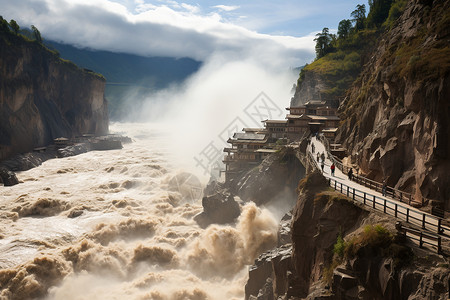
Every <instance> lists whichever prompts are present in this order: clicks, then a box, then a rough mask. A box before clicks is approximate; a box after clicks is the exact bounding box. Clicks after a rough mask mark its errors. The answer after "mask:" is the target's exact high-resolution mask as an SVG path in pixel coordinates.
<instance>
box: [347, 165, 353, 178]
mask: <svg viewBox="0 0 450 300" xmlns="http://www.w3.org/2000/svg"><path fill="white" fill-rule="evenodd" d="M347 175H348V180H352V177H353V170H352V168H350V170H348V173H347Z"/></svg>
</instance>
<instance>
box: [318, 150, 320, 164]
mask: <svg viewBox="0 0 450 300" xmlns="http://www.w3.org/2000/svg"><path fill="white" fill-rule="evenodd" d="M319 159H320V157H319V152H317V162H319Z"/></svg>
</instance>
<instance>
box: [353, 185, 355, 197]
mask: <svg viewBox="0 0 450 300" xmlns="http://www.w3.org/2000/svg"><path fill="white" fill-rule="evenodd" d="M353 200H355V188H353Z"/></svg>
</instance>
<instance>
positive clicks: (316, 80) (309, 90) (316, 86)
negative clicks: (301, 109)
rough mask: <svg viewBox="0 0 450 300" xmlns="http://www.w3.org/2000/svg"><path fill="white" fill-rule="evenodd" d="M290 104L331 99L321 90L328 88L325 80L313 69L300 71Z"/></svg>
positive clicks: (293, 105)
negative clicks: (300, 75)
mask: <svg viewBox="0 0 450 300" xmlns="http://www.w3.org/2000/svg"><path fill="white" fill-rule="evenodd" d="M302 73H303V75H302V77H301V78H299V81H298V84H297V87H296V89H295V94H294V96H293V97H292V99H291V103H290V106H291V107H295V106H301V105H304V104H305V103H306V102H308V101H312V100H323V101H327V100H332V99H329V97H328V96H327V94H325V93H324V92H323V91H325V90H327V89H329V86H328V85H327V83H326V81H325V80H324V79H323V78H322V77H321V76H320V75H319V74H317V73H316V72H314V71H306V70H303V71H302Z"/></svg>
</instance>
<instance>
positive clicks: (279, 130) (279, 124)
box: [262, 120, 288, 142]
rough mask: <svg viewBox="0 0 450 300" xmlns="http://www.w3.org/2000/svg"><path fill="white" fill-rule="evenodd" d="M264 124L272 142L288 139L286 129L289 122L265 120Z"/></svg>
mask: <svg viewBox="0 0 450 300" xmlns="http://www.w3.org/2000/svg"><path fill="white" fill-rule="evenodd" d="M262 122H263V123H264V127H265V128H266V132H267V134H268V135H269V140H270V141H271V142H273V141H274V140H278V139H283V138H286V137H287V134H286V127H287V123H288V120H264V121H262Z"/></svg>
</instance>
